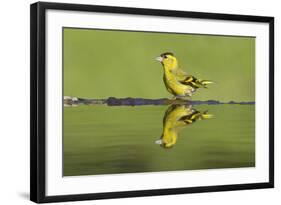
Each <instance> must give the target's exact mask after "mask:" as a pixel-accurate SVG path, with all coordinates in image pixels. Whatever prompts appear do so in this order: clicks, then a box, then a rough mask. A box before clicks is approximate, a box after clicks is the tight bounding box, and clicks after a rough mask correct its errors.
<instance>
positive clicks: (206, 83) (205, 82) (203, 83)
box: [200, 80, 215, 88]
mask: <svg viewBox="0 0 281 205" xmlns="http://www.w3.org/2000/svg"><path fill="white" fill-rule="evenodd" d="M212 83H215V82H213V81H210V80H200V84H201V85H203V87H204V88H207V85H209V84H212Z"/></svg>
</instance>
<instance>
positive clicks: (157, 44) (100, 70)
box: [63, 28, 255, 101]
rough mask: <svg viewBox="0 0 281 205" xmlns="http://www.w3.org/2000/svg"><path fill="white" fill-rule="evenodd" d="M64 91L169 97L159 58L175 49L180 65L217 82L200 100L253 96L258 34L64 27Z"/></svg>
mask: <svg viewBox="0 0 281 205" xmlns="http://www.w3.org/2000/svg"><path fill="white" fill-rule="evenodd" d="M63 32H64V33H63V35H64V95H69V96H77V97H87V98H107V97H110V96H113V97H142V98H163V97H171V95H170V94H169V93H168V92H167V91H166V89H165V86H164V83H163V78H162V76H163V69H162V66H161V64H160V63H159V62H157V61H155V57H157V56H159V55H160V54H161V53H163V52H167V51H169V52H173V53H174V54H175V55H176V57H177V58H178V60H179V63H180V66H181V68H183V69H184V70H186V71H187V72H188V73H189V74H192V75H194V76H195V77H197V78H201V79H207V80H213V81H215V82H216V84H213V85H210V86H209V89H201V90H200V91H198V92H197V93H196V94H195V95H194V96H193V99H197V100H208V99H214V100H220V101H230V100H235V101H254V100H255V38H253V37H231V36H212V35H190V34H167V33H149V32H131V31H109V30H90V29H73V28H64V30H63Z"/></svg>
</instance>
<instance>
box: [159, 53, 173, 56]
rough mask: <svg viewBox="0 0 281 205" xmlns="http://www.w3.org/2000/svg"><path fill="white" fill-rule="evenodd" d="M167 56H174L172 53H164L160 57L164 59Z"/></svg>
mask: <svg viewBox="0 0 281 205" xmlns="http://www.w3.org/2000/svg"><path fill="white" fill-rule="evenodd" d="M167 55H171V56H174V54H173V53H172V52H165V53H162V54H161V55H160V56H161V57H165V56H167Z"/></svg>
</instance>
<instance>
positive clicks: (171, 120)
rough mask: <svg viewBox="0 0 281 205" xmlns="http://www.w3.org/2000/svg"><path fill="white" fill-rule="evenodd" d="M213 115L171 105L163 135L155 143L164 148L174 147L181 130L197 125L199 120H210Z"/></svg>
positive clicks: (184, 106)
mask: <svg viewBox="0 0 281 205" xmlns="http://www.w3.org/2000/svg"><path fill="white" fill-rule="evenodd" d="M212 117H213V115H212V114H209V113H208V111H204V112H200V111H198V110H196V109H194V108H193V107H192V106H191V105H180V104H176V105H171V106H169V107H168V109H167V110H166V112H165V115H164V118H163V133H162V135H161V137H160V139H159V140H157V141H156V142H155V143H156V144H159V145H160V146H161V147H163V148H171V147H173V146H174V145H175V144H176V142H177V138H178V133H179V131H180V130H181V128H184V127H186V126H188V125H191V124H193V123H195V122H196V121H197V120H203V119H209V118H212Z"/></svg>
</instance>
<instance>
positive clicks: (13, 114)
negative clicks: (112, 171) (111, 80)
mask: <svg viewBox="0 0 281 205" xmlns="http://www.w3.org/2000/svg"><path fill="white" fill-rule="evenodd" d="M49 1H51V0H49ZM32 2H33V1H23V0H14V1H10V2H9V1H3V2H1V7H0V15H1V16H0V23H1V30H0V56H1V57H0V69H1V75H0V91H1V94H0V95H1V100H0V120H1V126H0V137H1V145H0V152H1V153H0V157H1V158H0V159H1V166H0V167H1V168H0V204H5V205H6V204H31V203H32V202H29V201H28V197H29V195H28V193H29V4H30V3H32ZM61 2H77V3H79V1H71V0H68V1H61ZM81 2H82V1H80V3H81ZM83 3H88V4H103V5H116V6H130V7H147V8H161V9H175V10H190V11H205V12H219V13H236V14H252V15H271V16H275V17H276V19H275V20H276V23H275V26H276V32H275V36H276V39H275V49H276V53H277V54H278V53H280V52H279V51H280V48H281V47H280V40H279V38H278V36H280V35H281V24H280V22H279V21H280V19H281V13H280V6H281V5H278V0H276V1H271V0H267V1H264V0H263V1H258V0H256V1H250V0H231V1H225V0H212V1H210V0H206V1H203V0H197V1H188V0H185V1H183V0H182V1H181V0H172V1H169V0H165V1H164V0H157V1H156V0H154V1H153V0H135V1H129V0H118V1H114V0H96V1H90V0H87V1H86V0H84V1H83ZM275 56H278V55H275ZM275 62H276V63H275V68H276V69H275V70H276V71H275V79H276V87H275V89H276V90H277V91H278V90H279V89H280V86H281V81H280V79H279V78H280V77H281V73H280V70H279V69H278V67H280V58H279V59H278V58H276V61H275ZM277 79H279V80H278V81H277ZM275 98H276V101H275V103H276V105H278V104H279V105H280V104H281V94H280V92H279V93H278V92H276V94H275ZM275 110H276V111H275V113H276V118H275V120H276V122H275V124H276V125H278V124H280V121H281V119H280V116H281V115H280V114H281V113H280V107H277V106H276V108H275ZM280 134H281V130H280V126H279V128H278V127H277V126H276V138H275V139H276V143H275V147H276V151H275V156H276V160H275V162H276V169H275V171H276V173H277V174H276V188H275V189H267V190H249V191H235V192H220V193H204V194H188V195H177V196H176V195H175V196H161V197H159V196H158V197H142V198H128V199H113V200H101V201H95V202H92V201H88V202H87V201H85V202H71V203H68V204H117V205H118V204H144V203H149V204H150V203H161V204H171V203H173V204H216V205H220V204H228V205H232V204H235V205H237V204H246V203H248V204H279V203H280V202H279V203H278V201H280V198H281V197H280V191H281V188H280V185H281V180H280V177H279V174H278V173H280V171H281V170H280V169H281V163H280V158H279V156H280V155H281V151H280V149H279V150H278V147H280V145H281V141H280V138H278V137H279V136H280ZM61 204H65V203H61Z"/></svg>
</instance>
